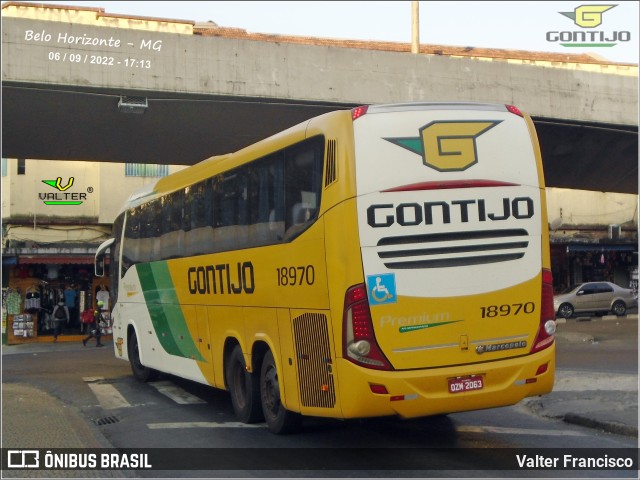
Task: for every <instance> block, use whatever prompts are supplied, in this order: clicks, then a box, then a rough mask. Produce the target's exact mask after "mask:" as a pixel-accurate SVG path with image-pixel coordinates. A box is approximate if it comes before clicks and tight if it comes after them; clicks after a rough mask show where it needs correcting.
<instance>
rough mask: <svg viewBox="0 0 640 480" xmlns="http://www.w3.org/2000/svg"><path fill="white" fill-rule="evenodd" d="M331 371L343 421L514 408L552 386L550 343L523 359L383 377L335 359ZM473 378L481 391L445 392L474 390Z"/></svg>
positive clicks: (381, 372) (380, 372)
mask: <svg viewBox="0 0 640 480" xmlns="http://www.w3.org/2000/svg"><path fill="white" fill-rule="evenodd" d="M336 369H337V371H338V374H337V375H336V377H337V378H339V379H340V380H341V381H340V386H339V398H340V403H341V407H342V408H341V410H342V414H343V416H344V418H364V417H378V416H388V415H398V416H400V417H403V418H415V417H423V416H429V415H438V414H446V413H454V412H463V411H469V410H479V409H484V408H494V407H502V406H507V405H514V404H516V403H518V402H519V401H521V400H522V399H524V398H526V397H532V396H536V395H543V394H546V393H549V392H550V391H551V390H552V388H553V382H554V373H555V343H554V344H552V345H551V346H550V347H549V348H546V349H545V350H542V351H540V352H537V353H534V354H532V355H527V356H524V357H518V358H511V359H503V360H499V361H493V362H484V363H474V364H470V365H462V366H460V365H458V366H453V367H444V368H433V369H422V370H407V371H391V372H387V371H378V370H370V369H366V368H362V367H359V366H357V365H354V364H353V363H351V362H349V361H347V360H344V359H343V358H338V359H336ZM478 377H481V382H482V387H481V388H479V389H474V390H469V391H464V390H462V391H460V390H461V389H460V388H459V389H458V391H456V392H455V393H452V392H451V391H450V390H451V389H450V386H449V385H450V379H458V380H463V379H466V378H469V379H471V380H472V381H474V380H476V381H474V383H473V388H478V383H477V379H478ZM457 383H458V385H460V383H461V382H457ZM385 391H386V393H384V392H385ZM375 392H378V393H375ZM379 392H383V393H379Z"/></svg>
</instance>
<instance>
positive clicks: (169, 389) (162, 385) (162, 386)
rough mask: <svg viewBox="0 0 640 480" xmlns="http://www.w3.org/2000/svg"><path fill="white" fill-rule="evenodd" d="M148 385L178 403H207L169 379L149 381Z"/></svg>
mask: <svg viewBox="0 0 640 480" xmlns="http://www.w3.org/2000/svg"><path fill="white" fill-rule="evenodd" d="M149 385H151V386H152V387H153V388H155V389H156V390H158V392H160V393H161V394H163V395H165V396H167V397H169V398H170V399H171V400H173V401H174V402H176V403H179V404H180V405H192V404H197V403H207V402H205V401H204V400H202V399H201V398H200V397H196V396H195V395H191V394H190V393H189V392H187V391H185V390H183V389H182V388H180V387H178V386H177V385H174V384H173V383H171V382H169V381H161V382H149Z"/></svg>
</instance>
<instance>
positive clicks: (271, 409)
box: [260, 351, 302, 434]
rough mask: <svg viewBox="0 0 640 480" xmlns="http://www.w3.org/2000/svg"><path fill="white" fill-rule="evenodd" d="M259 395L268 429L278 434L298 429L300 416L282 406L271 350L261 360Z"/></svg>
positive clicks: (276, 371) (300, 421)
mask: <svg viewBox="0 0 640 480" xmlns="http://www.w3.org/2000/svg"><path fill="white" fill-rule="evenodd" d="M260 397H261V399H262V411H263V412H264V418H265V420H266V421H267V426H268V427H269V430H271V431H272V432H273V433H277V434H280V433H294V432H296V431H297V430H299V429H300V425H301V423H302V416H301V415H300V414H299V413H295V412H292V411H290V410H287V409H286V408H284V406H283V405H282V402H281V401H280V384H279V382H278V370H277V369H276V363H275V361H274V360H273V354H272V353H271V351H268V352H267V353H266V355H265V356H264V360H263V361H262V369H261V372H260Z"/></svg>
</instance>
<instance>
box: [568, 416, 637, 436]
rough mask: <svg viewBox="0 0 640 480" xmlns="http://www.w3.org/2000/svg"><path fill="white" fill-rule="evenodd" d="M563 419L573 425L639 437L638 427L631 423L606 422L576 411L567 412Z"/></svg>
mask: <svg viewBox="0 0 640 480" xmlns="http://www.w3.org/2000/svg"><path fill="white" fill-rule="evenodd" d="M563 421H564V422H566V423H571V424H573V425H580V426H582V427H588V428H596V429H598V430H602V431H604V432H607V433H614V434H617V435H625V436H628V437H636V438H638V429H637V428H636V427H632V426H630V425H623V424H621V423H616V422H604V421H600V420H596V419H594V418H589V417H585V416H582V415H578V414H575V413H567V414H565V415H564V417H563Z"/></svg>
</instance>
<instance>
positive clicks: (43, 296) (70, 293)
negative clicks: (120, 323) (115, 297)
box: [2, 255, 111, 344]
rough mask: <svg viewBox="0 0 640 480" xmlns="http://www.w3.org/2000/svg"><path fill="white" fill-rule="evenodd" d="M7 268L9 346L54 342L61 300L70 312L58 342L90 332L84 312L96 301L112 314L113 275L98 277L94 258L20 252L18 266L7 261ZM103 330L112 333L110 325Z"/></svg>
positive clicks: (4, 291) (4, 303)
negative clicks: (111, 280) (110, 294)
mask: <svg viewBox="0 0 640 480" xmlns="http://www.w3.org/2000/svg"><path fill="white" fill-rule="evenodd" d="M3 267H4V269H6V270H8V278H6V283H5V285H6V288H3V289H2V297H3V298H2V300H3V301H2V308H3V333H5V334H6V342H7V343H8V344H17V343H25V342H52V341H53V340H54V331H55V321H56V319H55V318H54V316H53V312H54V307H55V306H56V305H57V304H58V303H62V304H64V306H66V307H67V309H66V310H67V311H68V313H69V316H68V320H67V318H66V315H65V318H64V319H63V320H62V321H61V322H60V323H61V329H60V330H61V332H60V335H59V336H58V338H57V341H78V342H80V341H81V339H82V338H84V337H85V336H86V335H87V325H86V324H84V323H82V322H81V313H82V312H83V311H84V310H87V309H89V310H93V309H95V308H96V303H97V301H98V300H103V301H104V307H103V308H104V310H105V312H104V313H105V316H106V317H108V312H109V306H110V297H109V291H110V285H109V278H108V276H105V277H102V278H97V277H95V276H94V274H93V256H89V255H73V256H62V255H58V256H43V255H19V256H17V258H16V262H15V264H13V265H11V264H7V263H4V264H3ZM5 273H7V272H6V271H5ZM103 334H105V335H110V334H111V330H110V325H106V326H105V328H104V329H103ZM4 338H5V336H4V335H3V340H4Z"/></svg>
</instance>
